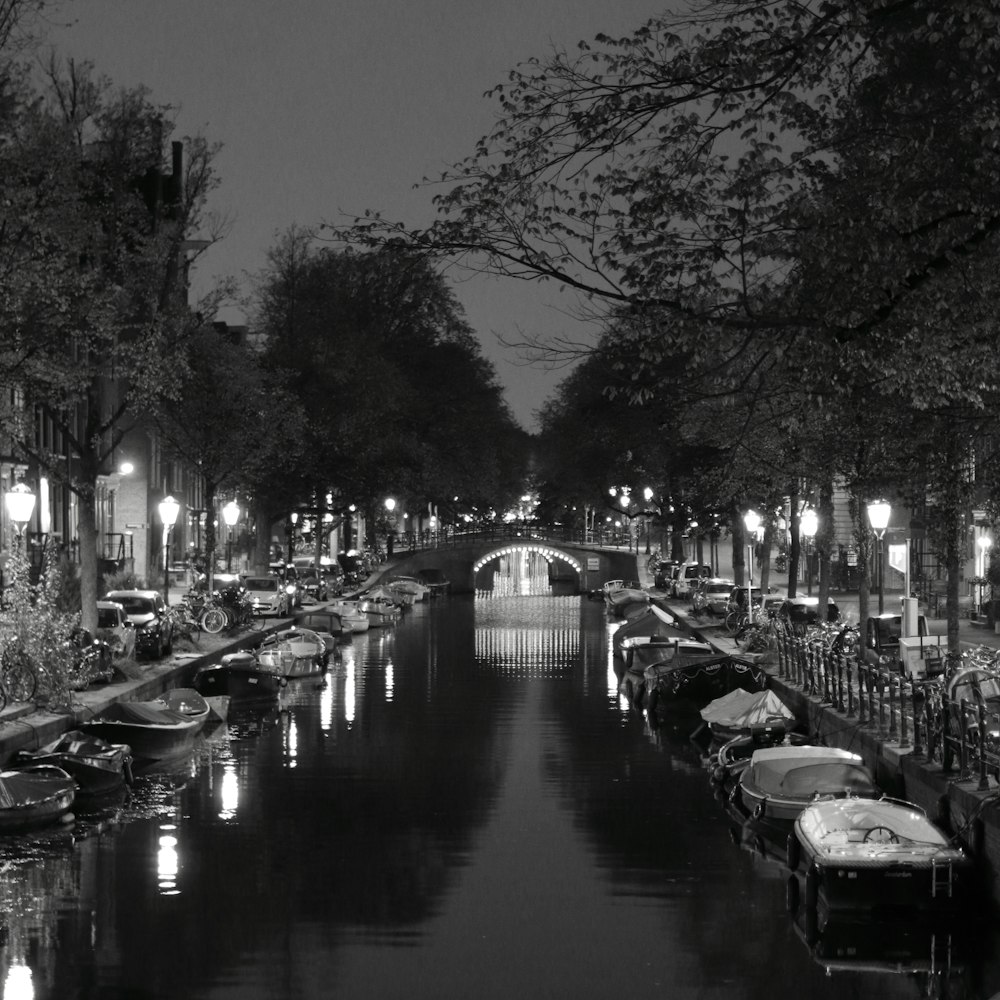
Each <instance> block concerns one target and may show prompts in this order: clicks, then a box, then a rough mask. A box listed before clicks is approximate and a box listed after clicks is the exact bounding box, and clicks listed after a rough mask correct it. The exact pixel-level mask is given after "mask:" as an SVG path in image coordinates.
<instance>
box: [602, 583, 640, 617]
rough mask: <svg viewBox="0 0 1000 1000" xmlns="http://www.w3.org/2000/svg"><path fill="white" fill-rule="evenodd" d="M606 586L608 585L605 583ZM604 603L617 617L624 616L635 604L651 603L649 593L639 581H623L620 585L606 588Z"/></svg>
mask: <svg viewBox="0 0 1000 1000" xmlns="http://www.w3.org/2000/svg"><path fill="white" fill-rule="evenodd" d="M612 582H617V581H612ZM605 586H606V587H607V586H608V585H607V584H605ZM604 603H605V605H606V607H607V609H608V611H610V612H611V614H612V615H614V616H615V617H616V618H624V617H625V616H626V614H627V613H628V610H629V609H630V608H631V607H632V606H633V605H637V604H638V605H646V604H649V594H647V593H646V591H645V590H643V589H642V587H640V586H639V584H638V583H634V582H629V583H622V585H621V586H620V587H611V588H608V589H606V590H605V592H604Z"/></svg>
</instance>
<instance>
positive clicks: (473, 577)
mask: <svg viewBox="0 0 1000 1000" xmlns="http://www.w3.org/2000/svg"><path fill="white" fill-rule="evenodd" d="M516 552H535V553H537V554H538V555H540V556H541V557H542V558H543V559H545V560H546V561H547V562H548V563H549V578H550V579H551V580H558V581H559V582H561V583H564V584H575V586H576V588H577V589H578V590H579V591H581V592H586V591H589V590H598V589H599V588H600V587H601V585H602V584H603V583H604V582H605V581H606V580H614V579H624V580H637V579H638V578H639V574H638V565H637V562H636V560H637V558H638V557H637V556H636V554H635V553H634V552H628V551H622V550H621V549H612V548H601V547H600V546H597V545H588V544H584V543H579V542H567V541H563V540H561V539H555V538H547V537H544V536H542V535H538V534H534V533H533V534H531V535H530V536H527V535H524V536H517V535H512V536H506V537H495V536H494V537H488V538H487V537H482V536H477V535H470V536H459V537H458V538H451V539H448V540H447V541H446V542H445V543H444V544H442V545H439V546H437V547H428V548H421V549H416V550H409V551H401V552H400V551H397V552H396V553H395V554H394V555H393V557H392V558H391V559H390V560H389V561H388V562H386V563H383V565H382V566H381V567H380V570H381V572H380V574H379V576H390V575H397V574H398V575H401V576H417V575H418V574H419V573H420V571H421V570H426V569H434V570H438V571H440V573H441V575H442V576H444V577H445V578H446V579H448V580H450V581H451V590H452V593H457V594H462V593H466V594H467V593H474V592H475V591H476V590H477V589H483V588H485V586H486V580H487V579H488V578H487V577H486V576H485V574H486V573H490V572H491V570H490V563H492V562H494V561H495V560H497V559H499V558H501V557H502V556H505V555H512V554H514V553H516ZM481 574H483V575H481Z"/></svg>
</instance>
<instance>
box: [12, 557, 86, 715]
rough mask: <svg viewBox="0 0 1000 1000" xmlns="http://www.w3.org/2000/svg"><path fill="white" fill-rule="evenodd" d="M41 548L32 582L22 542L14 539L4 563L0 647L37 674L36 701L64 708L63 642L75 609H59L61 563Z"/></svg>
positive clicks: (66, 669)
mask: <svg viewBox="0 0 1000 1000" xmlns="http://www.w3.org/2000/svg"><path fill="white" fill-rule="evenodd" d="M50 556H51V553H50V552H47V553H46V559H45V562H44V564H43V568H42V575H41V578H40V580H39V582H38V583H37V584H33V583H31V579H30V568H29V565H28V560H27V557H26V556H25V554H24V549H23V546H22V545H20V544H15V545H14V546H13V547H12V552H11V555H10V558H9V560H8V562H7V566H6V569H5V574H4V575H5V579H6V580H7V582H8V585H7V586H6V588H5V590H4V605H5V610H4V612H3V614H2V615H0V650H4V651H5V652H6V653H7V654H8V655H16V656H23V657H24V659H25V660H26V662H27V663H28V665H29V666H30V668H31V670H32V671H33V672H34V673H35V675H36V677H37V679H38V689H37V692H36V695H35V698H36V701H37V703H38V704H39V705H40V706H43V707H46V708H50V709H52V710H55V711H65V710H66V709H68V708H69V704H70V696H71V690H72V689H71V684H70V668H71V666H72V654H71V652H70V650H69V649H68V648H67V646H66V640H67V639H68V638H69V636H70V633H71V631H72V629H73V627H74V626H75V625H76V624H77V623H78V622H79V613H78V611H74V612H72V613H67V612H65V611H62V610H60V607H59V601H58V598H59V592H60V586H61V568H60V565H59V564H58V563H57V562H56V561H55V560H54V559H53V558H50Z"/></svg>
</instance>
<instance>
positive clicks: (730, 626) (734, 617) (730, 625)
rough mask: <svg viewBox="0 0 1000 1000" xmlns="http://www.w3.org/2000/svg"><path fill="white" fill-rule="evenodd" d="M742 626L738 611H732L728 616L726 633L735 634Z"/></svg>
mask: <svg viewBox="0 0 1000 1000" xmlns="http://www.w3.org/2000/svg"><path fill="white" fill-rule="evenodd" d="M739 624H740V615H739V612H738V611H730V612H729V614H728V615H726V631H727V632H735V631H736V629H737V628H738V627H739Z"/></svg>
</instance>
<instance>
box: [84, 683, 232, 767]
mask: <svg viewBox="0 0 1000 1000" xmlns="http://www.w3.org/2000/svg"><path fill="white" fill-rule="evenodd" d="M211 714H212V707H211V705H209V703H208V702H207V701H206V700H205V698H204V697H203V696H202V695H201V694H199V692H197V691H195V690H194V689H193V688H172V689H171V690H169V691H166V692H164V693H163V694H162V695H161V696H160V697H159V698H154V699H153V700H152V701H120V702H115V703H114V704H112V705H109V706H108V707H107V708H106V709H105V710H104V711H102V712H101V714H100V715H99V716H97V717H95V718H94V719H91V720H90V721H89V722H87V723H84V724H83V725H82V726H80V728H81V729H82V730H83V731H84V732H85V733H88V734H89V735H91V736H97V737H99V738H100V739H102V740H106V741H107V742H108V743H125V744H128V746H130V747H131V748H132V753H133V754H134V755H135V756H136V757H137V758H139V757H142V758H148V759H153V760H158V759H160V758H164V757H172V756H174V755H175V754H180V753H182V752H183V751H184V750H185V749H187V748H189V747H190V745H191V743H192V741H193V740H194V737H195V736H197V735H198V733H200V732H201V731H202V729H204V727H205V723H206V722H207V721H208V719H209V717H210V716H211Z"/></svg>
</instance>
